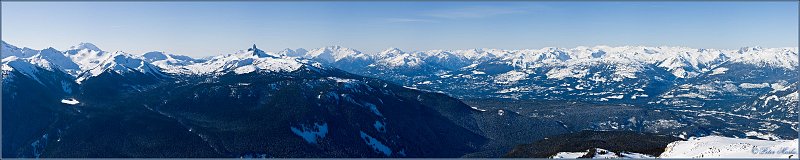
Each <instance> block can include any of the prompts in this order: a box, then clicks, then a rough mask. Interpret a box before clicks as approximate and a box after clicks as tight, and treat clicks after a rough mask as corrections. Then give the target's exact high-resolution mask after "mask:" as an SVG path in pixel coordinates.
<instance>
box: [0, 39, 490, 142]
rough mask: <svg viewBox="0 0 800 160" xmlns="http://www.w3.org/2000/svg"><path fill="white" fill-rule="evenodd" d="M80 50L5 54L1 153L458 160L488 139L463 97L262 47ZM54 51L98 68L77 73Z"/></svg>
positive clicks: (69, 60)
mask: <svg viewBox="0 0 800 160" xmlns="http://www.w3.org/2000/svg"><path fill="white" fill-rule="evenodd" d="M79 46H83V47H75V48H74V50H70V52H67V53H61V52H55V51H52V50H53V49H45V50H43V51H41V53H37V54H36V55H33V56H30V57H28V58H19V57H16V56H9V57H6V58H4V59H3V76H4V80H3V83H4V85H3V93H4V94H3V117H4V119H3V123H4V124H3V126H4V127H13V128H14V129H8V128H4V132H3V139H9V141H8V142H9V143H3V150H4V152H3V157H37V158H38V157H115V156H119V155H125V156H128V157H153V156H156V157H252V156H258V157H458V156H462V155H465V154H468V153H472V152H476V151H478V149H480V147H482V146H483V145H485V144H486V142H487V141H488V139H487V138H485V136H484V135H486V134H487V133H484V131H482V130H480V129H479V128H478V127H477V125H476V123H478V122H477V121H478V119H476V118H475V117H473V115H474V114H479V112H478V111H475V110H473V109H471V108H470V107H469V106H467V105H466V104H464V103H462V102H460V101H458V100H457V99H454V98H452V97H449V96H446V95H443V94H439V93H433V92H425V91H420V90H414V89H409V88H405V87H403V86H399V85H396V84H392V83H390V82H387V81H383V80H379V79H375V78H368V77H364V76H358V75H355V74H351V73H347V72H344V71H341V70H339V69H336V68H333V67H327V66H325V65H324V64H322V63H319V62H316V61H312V60H308V59H299V58H294V57H287V56H281V55H277V54H273V53H269V52H265V51H263V50H260V49H258V48H256V46H255V45H254V46H253V47H252V48H249V49H246V50H242V51H239V52H236V53H233V54H227V55H221V56H216V57H212V58H209V59H208V60H207V61H202V62H198V61H194V62H192V61H184V62H186V63H173V62H179V61H178V59H176V58H175V57H177V56H175V55H169V54H160V53H154V52H151V53H148V54H144V55H132V54H128V53H124V52H105V51H99V50H95V49H97V48H96V47H91V46H90V45H87V44H82V45H79ZM72 51H74V52H72ZM50 54H52V55H61V56H62V57H61V58H60V60H64V61H67V62H73V61H71V60H73V59H72V58H68V57H70V56H73V57H74V58H75V59H74V60H79V61H81V62H86V63H81V64H83V65H91V64H96V65H95V66H92V67H86V70H81V73H80V74H78V75H77V76H73V75H69V74H67V73H65V72H63V71H62V70H63V66H64V65H61V64H60V63H55V62H61V61H56V60H57V59H52V58H51V57H53V56H51V55H50ZM40 55H41V56H40ZM76 55H78V56H76ZM104 57H107V58H104ZM173 60H175V61H173ZM40 62H41V63H40ZM151 62H154V63H160V64H161V65H163V66H168V67H160V66H157V65H154V64H151ZM78 66H79V65H78V64H74V65H73V66H72V68H81V67H78ZM45 67H50V68H45ZM47 69H50V70H47ZM23 70H25V71H28V72H21V71H23ZM34 78H38V79H34ZM61 87H65V88H61ZM31 117H36V118H34V119H35V120H26V119H30V118H31ZM452 135H459V136H452ZM242 140H244V141H242ZM4 142H5V141H4ZM140 144H147V146H142V145H140ZM97 146H107V147H102V148H120V149H119V150H117V149H113V150H112V149H98V148H97ZM265 146H267V147H265ZM45 148H46V149H45Z"/></svg>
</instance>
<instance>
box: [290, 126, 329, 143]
mask: <svg viewBox="0 0 800 160" xmlns="http://www.w3.org/2000/svg"><path fill="white" fill-rule="evenodd" d="M290 129H291V130H292V132H294V134H296V135H297V136H300V137H302V138H303V139H304V140H306V142H308V143H310V144H316V143H317V142H319V140H321V139H323V138H325V135H326V134H328V123H322V124H321V125H320V124H317V123H314V125H313V126H311V127H306V125H303V124H301V125H300V128H295V127H290Z"/></svg>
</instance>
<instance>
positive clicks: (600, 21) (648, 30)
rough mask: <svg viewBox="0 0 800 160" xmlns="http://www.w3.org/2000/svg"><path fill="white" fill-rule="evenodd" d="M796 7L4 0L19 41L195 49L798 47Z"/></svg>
mask: <svg viewBox="0 0 800 160" xmlns="http://www.w3.org/2000/svg"><path fill="white" fill-rule="evenodd" d="M797 12H798V3H797V2H624V1H623V2H619V1H618V2H418V1H411V2H2V39H3V40H4V41H6V42H8V43H10V44H12V45H16V46H19V47H30V48H35V49H41V48H46V47H54V48H56V49H66V48H68V47H69V46H72V45H75V44H78V43H80V42H91V43H94V44H96V45H97V46H98V47H100V48H101V49H104V50H107V51H117V50H121V51H125V52H128V53H134V54H140V53H144V52H147V51H154V50H160V51H166V52H170V53H177V54H185V55H191V56H209V55H217V54H225V53H232V52H234V51H237V50H241V49H245V48H247V47H249V46H250V45H251V44H253V43H255V44H257V45H258V46H259V48H262V49H265V50H269V51H277V50H281V49H283V48H307V49H309V48H318V47H323V46H330V45H340V46H344V47H350V48H355V49H358V50H361V51H365V52H377V51H380V50H383V49H385V48H389V47H397V48H400V49H403V50H429V49H469V48H502V49H523V48H542V47H565V48H572V47H576V46H594V45H611V46H619V45H646V46H664V45H666V46H688V47H695V48H721V49H734V48H739V47H744V46H762V47H797V43H798V13H797Z"/></svg>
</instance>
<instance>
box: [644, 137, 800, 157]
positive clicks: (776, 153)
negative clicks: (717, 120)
mask: <svg viewBox="0 0 800 160" xmlns="http://www.w3.org/2000/svg"><path fill="white" fill-rule="evenodd" d="M797 156H798V141H797V139H795V140H777V141H768V140H755V139H739V138H728V137H719V136H708V137H699V138H691V139H689V140H687V141H677V142H672V143H670V144H669V145H667V148H666V149H665V151H664V153H662V154H661V156H660V157H661V158H797Z"/></svg>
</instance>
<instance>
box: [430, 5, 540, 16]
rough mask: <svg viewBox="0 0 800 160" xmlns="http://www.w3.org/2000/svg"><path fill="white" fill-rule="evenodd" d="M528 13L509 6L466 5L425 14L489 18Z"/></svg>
mask: <svg viewBox="0 0 800 160" xmlns="http://www.w3.org/2000/svg"><path fill="white" fill-rule="evenodd" d="M522 13H528V10H523V9H519V8H507V7H486V6H481V7H464V8H452V9H443V10H436V11H430V12H427V13H425V14H424V15H426V16H430V17H435V18H444V19H470V18H487V17H494V16H501V15H510V14H522Z"/></svg>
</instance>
